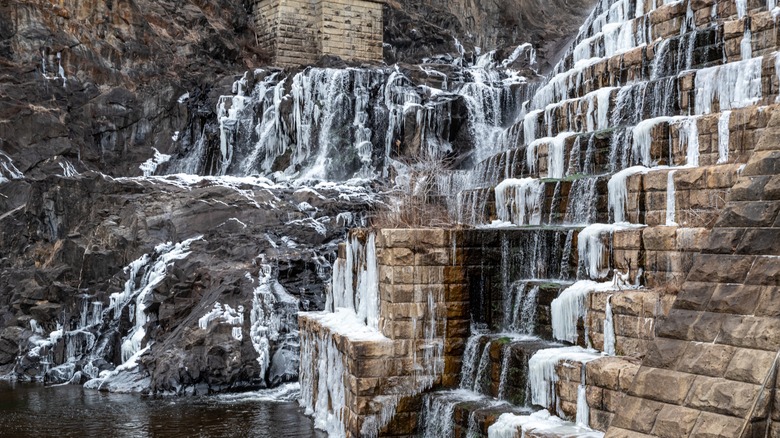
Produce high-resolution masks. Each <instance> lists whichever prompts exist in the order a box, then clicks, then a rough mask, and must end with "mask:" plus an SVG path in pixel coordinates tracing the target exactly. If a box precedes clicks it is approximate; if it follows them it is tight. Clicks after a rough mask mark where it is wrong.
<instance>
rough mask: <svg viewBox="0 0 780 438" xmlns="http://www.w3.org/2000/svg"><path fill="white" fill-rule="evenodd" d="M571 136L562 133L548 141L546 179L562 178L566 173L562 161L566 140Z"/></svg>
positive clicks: (567, 133)
mask: <svg viewBox="0 0 780 438" xmlns="http://www.w3.org/2000/svg"><path fill="white" fill-rule="evenodd" d="M572 135H574V133H572V132H562V133H560V134H558V135H557V136H556V137H554V138H552V139H550V142H549V146H548V150H547V178H553V179H561V178H563V176H564V173H565V171H566V168H565V160H564V156H565V151H566V139H567V138H569V137H571V136H572Z"/></svg>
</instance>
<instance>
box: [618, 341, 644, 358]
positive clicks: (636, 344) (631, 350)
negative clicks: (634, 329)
mask: <svg viewBox="0 0 780 438" xmlns="http://www.w3.org/2000/svg"><path fill="white" fill-rule="evenodd" d="M648 342H650V341H646V340H642V339H635V338H626V337H623V336H617V338H616V342H615V352H616V353H617V354H618V355H620V356H626V357H630V358H642V357H644V356H645V353H646V352H647V343H648Z"/></svg>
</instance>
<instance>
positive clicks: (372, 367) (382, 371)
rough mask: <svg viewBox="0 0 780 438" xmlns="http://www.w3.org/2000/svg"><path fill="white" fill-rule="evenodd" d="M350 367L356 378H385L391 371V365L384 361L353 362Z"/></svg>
mask: <svg viewBox="0 0 780 438" xmlns="http://www.w3.org/2000/svg"><path fill="white" fill-rule="evenodd" d="M351 364H352V366H350V369H351V370H352V372H353V374H354V375H355V376H356V377H359V378H364V377H385V376H388V375H390V373H391V371H392V363H391V362H389V361H387V360H385V359H363V360H355V361H353V362H352V363H351Z"/></svg>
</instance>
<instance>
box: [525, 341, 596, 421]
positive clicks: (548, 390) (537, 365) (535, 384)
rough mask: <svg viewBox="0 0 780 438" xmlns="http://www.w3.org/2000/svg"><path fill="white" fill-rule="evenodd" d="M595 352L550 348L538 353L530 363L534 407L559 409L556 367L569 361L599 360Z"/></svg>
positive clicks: (529, 378) (569, 348)
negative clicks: (564, 361) (562, 362)
mask: <svg viewBox="0 0 780 438" xmlns="http://www.w3.org/2000/svg"><path fill="white" fill-rule="evenodd" d="M599 357H600V355H599V354H598V353H596V352H595V351H593V350H585V349H583V348H580V347H566V348H549V349H544V350H539V351H537V352H536V353H535V354H534V355H533V357H531V360H529V361H528V380H529V382H530V386H531V400H532V402H533V404H534V405H536V406H541V407H543V408H548V409H557V407H558V406H557V404H558V398H557V396H556V393H555V383H556V382H557V381H558V374H557V373H556V372H555V367H556V365H558V362H560V361H563V360H567V361H571V362H580V363H582V364H583V366H585V365H584V364H586V363H587V362H589V361H591V360H593V359H597V358H599Z"/></svg>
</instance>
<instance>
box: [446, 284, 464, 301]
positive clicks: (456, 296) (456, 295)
mask: <svg viewBox="0 0 780 438" xmlns="http://www.w3.org/2000/svg"><path fill="white" fill-rule="evenodd" d="M446 287H447V295H446V300H447V301H468V300H469V287H468V285H467V284H448V285H447V286H446Z"/></svg>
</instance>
